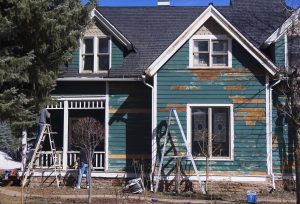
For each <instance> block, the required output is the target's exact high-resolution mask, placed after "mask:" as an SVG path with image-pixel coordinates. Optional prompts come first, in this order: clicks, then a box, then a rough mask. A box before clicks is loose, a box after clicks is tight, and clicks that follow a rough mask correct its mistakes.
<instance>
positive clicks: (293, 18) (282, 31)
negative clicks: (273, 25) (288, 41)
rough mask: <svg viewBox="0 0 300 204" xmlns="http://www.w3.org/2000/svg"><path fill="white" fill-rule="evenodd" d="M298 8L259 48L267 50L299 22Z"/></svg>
mask: <svg viewBox="0 0 300 204" xmlns="http://www.w3.org/2000/svg"><path fill="white" fill-rule="evenodd" d="M299 15H300V8H298V9H297V10H296V11H295V12H294V13H293V14H292V15H291V16H290V17H289V18H288V19H286V21H285V22H284V23H283V24H282V25H281V26H280V27H279V28H277V30H275V32H274V33H272V35H270V37H268V39H267V40H266V41H265V42H264V43H263V44H262V45H261V48H267V47H268V46H269V45H271V44H272V43H273V42H276V41H277V40H278V39H279V38H280V37H281V36H282V35H284V34H285V33H286V32H287V30H288V29H289V28H290V27H291V26H292V25H293V24H294V23H297V22H298V21H299Z"/></svg>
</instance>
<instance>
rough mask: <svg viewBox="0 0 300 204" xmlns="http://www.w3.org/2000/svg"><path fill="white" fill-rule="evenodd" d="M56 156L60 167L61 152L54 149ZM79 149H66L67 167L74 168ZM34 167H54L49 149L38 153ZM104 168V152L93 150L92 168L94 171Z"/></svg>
mask: <svg viewBox="0 0 300 204" xmlns="http://www.w3.org/2000/svg"><path fill="white" fill-rule="evenodd" d="M56 156H57V159H58V163H59V164H60V165H61V168H62V161H63V152H62V151H56ZM77 159H79V151H68V153H67V167H68V169H76V168H77V167H78V165H79V164H77V165H76V162H78V161H79V160H77ZM35 165H36V168H40V169H48V168H54V167H52V166H53V160H52V153H51V151H42V152H41V153H40V156H39V159H37V160H36V162H35ZM104 169H105V152H101V151H95V153H94V157H93V170H95V171H102V170H104Z"/></svg>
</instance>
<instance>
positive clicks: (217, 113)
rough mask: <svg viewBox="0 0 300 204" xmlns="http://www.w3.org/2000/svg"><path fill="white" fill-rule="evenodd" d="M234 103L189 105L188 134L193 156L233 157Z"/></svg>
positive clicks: (211, 157)
mask: <svg viewBox="0 0 300 204" xmlns="http://www.w3.org/2000/svg"><path fill="white" fill-rule="evenodd" d="M232 109H233V107H232V105H230V104H229V105H197V104H196V105H188V124H189V127H188V130H189V131H188V134H189V140H190V144H191V147H190V148H191V152H192V154H193V156H196V157H197V158H199V159H202V158H203V159H205V158H206V157H208V158H209V159H215V160H218V159H221V160H223V159H225V160H226V159H231V158H232V150H231V148H232V145H233V143H232V140H233V128H232V127H233V124H232V123H233V116H232V114H233V112H232Z"/></svg>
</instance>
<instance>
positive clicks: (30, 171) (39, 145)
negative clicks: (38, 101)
mask: <svg viewBox="0 0 300 204" xmlns="http://www.w3.org/2000/svg"><path fill="white" fill-rule="evenodd" d="M53 134H57V133H55V132H52V130H51V125H50V124H44V127H43V130H42V132H41V133H40V137H39V140H38V142H37V143H36V146H35V149H34V152H33V155H32V157H31V160H30V162H29V164H28V165H27V169H26V171H25V173H24V174H23V180H22V187H24V186H25V185H26V184H27V183H28V182H29V180H30V178H31V175H32V174H33V173H34V170H35V169H36V164H35V162H36V161H37V160H38V159H39V158H40V153H41V151H42V149H43V144H44V142H45V139H46V137H47V136H48V138H49V142H50V148H51V156H52V162H53V163H52V164H53V165H52V166H51V167H53V168H54V174H55V179H56V183H57V187H59V186H60V183H61V180H60V177H61V172H60V164H59V160H58V158H57V154H56V147H55V143H54V138H53Z"/></svg>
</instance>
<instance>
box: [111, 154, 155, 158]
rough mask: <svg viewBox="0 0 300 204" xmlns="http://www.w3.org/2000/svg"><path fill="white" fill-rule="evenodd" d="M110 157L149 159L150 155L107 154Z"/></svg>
mask: <svg viewBox="0 0 300 204" xmlns="http://www.w3.org/2000/svg"><path fill="white" fill-rule="evenodd" d="M108 158H110V159H150V158H151V156H150V155H147V154H109V155H108Z"/></svg>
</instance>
